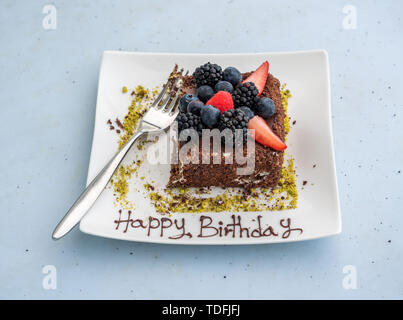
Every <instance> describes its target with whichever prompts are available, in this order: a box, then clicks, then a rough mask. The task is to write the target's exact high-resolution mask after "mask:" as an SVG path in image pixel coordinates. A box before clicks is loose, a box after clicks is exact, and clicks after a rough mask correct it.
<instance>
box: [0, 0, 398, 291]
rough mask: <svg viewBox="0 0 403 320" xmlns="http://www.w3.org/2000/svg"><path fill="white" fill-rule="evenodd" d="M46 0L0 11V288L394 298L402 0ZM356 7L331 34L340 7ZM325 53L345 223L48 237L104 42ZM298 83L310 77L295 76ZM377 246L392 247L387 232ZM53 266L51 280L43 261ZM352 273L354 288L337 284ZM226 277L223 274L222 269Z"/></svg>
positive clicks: (65, 195) (70, 183) (76, 172)
mask: <svg viewBox="0 0 403 320" xmlns="http://www.w3.org/2000/svg"><path fill="white" fill-rule="evenodd" d="M111 2H112V1H106V0H102V1H101V0H97V1H89V0H86V1H84V0H83V1H72V0H69V1H67V0H66V1H53V2H52V3H53V4H54V5H55V6H56V8H57V29H56V30H50V31H49V30H48V31H46V30H44V29H43V27H42V19H43V18H44V16H45V15H44V14H43V13H42V8H43V6H44V5H46V4H48V2H47V1H22V0H19V1H15V0H1V5H0V43H1V45H0V121H1V123H0V145H1V149H0V150H1V156H0V168H1V175H0V209H1V210H0V227H1V229H0V230H1V231H0V298H24V299H25V298H26V299H28V298H39V299H63V298H67V299H70V298H78V299H81V298H85V299H87V298H125V299H126V298H128V299H141V298H146V299H154V298H162V299H170V298H208V299H210V298H211V299H216V298H245V299H248V298H252V299H261V298H274V299H283V298H304V299H305V298H331V299H333V298H342V299H356V298H403V276H402V268H403V257H402V253H403V242H402V235H401V232H402V231H403V230H402V223H403V217H402V214H403V205H402V204H403V201H402V190H403V183H402V177H403V173H402V170H403V129H402V122H401V118H402V116H403V112H402V111H403V91H402V83H403V77H402V64H403V62H402V57H403V43H402V31H403V21H402V20H401V19H402V18H401V16H402V12H403V10H402V9H403V5H402V2H401V1H374V2H371V4H368V2H367V1H357V0H355V1H349V2H345V1H331V2H330V1H319V0H318V1H300V0H295V1H263V0H262V1H240V0H233V1H231V0H230V1H218V0H216V1H207V0H203V1H193V0H192V1H162V0H161V1H133V0H125V1H116V2H115V3H114V4H111ZM346 4H352V5H354V6H355V7H356V10H357V19H358V25H357V29H355V30H345V29H343V24H342V22H343V19H344V17H345V15H344V14H343V7H344V6H345V5H346ZM319 48H324V49H326V50H328V52H329V58H330V67H331V87H332V110H333V130H334V140H335V152H336V163H337V176H338V182H339V191H340V201H341V210H342V217H343V233H342V234H341V235H339V236H336V237H332V238H327V239H322V240H315V241H307V242H301V243H291V244H280V245H259V246H243V247H224V246H220V247H193V246H166V245H153V244H141V243H130V242H123V241H115V240H109V239H102V238H97V237H92V236H88V235H85V234H82V233H80V232H79V231H78V230H74V231H73V232H72V233H71V234H69V236H67V237H66V238H64V239H62V240H60V241H58V242H54V241H52V240H51V237H50V235H51V232H52V230H53V228H54V227H55V225H56V224H57V222H58V221H59V220H60V218H61V217H62V216H63V215H64V213H65V212H66V211H67V210H68V208H69V207H70V205H71V204H72V203H73V202H74V200H75V199H76V197H78V196H79V194H80V193H81V191H82V190H83V188H84V185H85V180H86V175H87V167H88V162H89V155H90V147H91V139H92V131H93V125H94V115H95V103H96V90H97V81H98V71H99V66H100V58H101V54H102V52H103V50H110V49H115V50H117V49H122V50H127V51H156V52H203V53H207V52H214V53H219V52H259V51H288V50H308V49H319ZM307 76H308V77H309V75H307ZM389 240H390V241H391V242H389ZM44 265H54V266H55V267H56V268H57V276H58V283H57V290H44V289H43V288H42V279H43V277H44V275H43V274H42V267H43V266H44ZM346 265H353V266H355V267H356V269H357V277H358V288H357V290H345V289H343V286H342V280H343V277H344V276H345V275H344V274H343V267H344V266H346ZM224 276H225V278H224Z"/></svg>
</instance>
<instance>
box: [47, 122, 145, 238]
mask: <svg viewBox="0 0 403 320" xmlns="http://www.w3.org/2000/svg"><path fill="white" fill-rule="evenodd" d="M145 132H146V131H144V130H139V131H137V132H136V133H135V134H134V135H133V137H131V138H130V140H129V141H128V142H127V143H126V144H125V145H124V146H123V147H122V148H121V149H120V150H119V151H118V152H117V153H116V154H115V155H114V156H113V158H112V159H111V160H110V161H109V162H108V163H107V164H106V166H105V167H103V169H102V170H101V171H100V172H99V173H98V175H97V176H96V177H95V178H94V179H93V180H92V181H91V183H90V184H89V185H88V186H87V188H86V189H85V190H84V192H83V193H82V194H81V196H80V197H79V198H78V199H77V200H76V202H75V203H74V204H73V206H72V207H71V208H70V210H69V211H68V212H67V213H66V215H65V216H64V218H63V219H62V221H60V222H59V224H58V225H57V227H56V229H55V230H54V231H53V234H52V238H53V239H54V240H57V239H60V238H61V237H63V236H64V235H65V234H67V233H68V232H69V231H70V230H71V229H73V228H74V226H75V225H76V224H77V223H79V222H80V220H81V219H82V218H83V217H84V215H85V214H86V213H87V212H88V210H89V209H90V208H91V207H92V205H93V204H94V202H95V201H96V200H97V199H98V197H99V195H100V194H101V192H102V191H103V190H104V189H105V187H106V185H107V184H108V182H109V180H110V179H111V177H112V175H113V174H114V172H115V171H116V169H117V168H118V166H119V164H120V163H121V162H122V160H123V158H124V157H125V155H126V154H127V152H128V151H129V150H130V147H131V146H132V145H133V144H134V142H135V141H136V140H137V139H138V138H139V137H140V136H141V135H143V133H145Z"/></svg>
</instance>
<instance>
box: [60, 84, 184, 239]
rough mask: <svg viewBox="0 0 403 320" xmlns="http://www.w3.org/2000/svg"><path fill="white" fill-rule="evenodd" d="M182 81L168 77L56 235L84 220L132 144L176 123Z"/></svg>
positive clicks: (63, 221) (64, 219) (65, 231)
mask: <svg viewBox="0 0 403 320" xmlns="http://www.w3.org/2000/svg"><path fill="white" fill-rule="evenodd" d="M179 81H180V80H179V77H178V78H177V79H176V80H175V82H174V83H173V85H172V86H170V85H169V84H170V81H169V80H168V82H167V83H166V84H165V86H164V88H163V90H162V91H161V93H160V94H159V95H158V97H157V98H156V100H155V101H154V103H153V104H152V105H151V107H150V109H149V110H148V111H147V112H146V114H145V115H144V116H143V118H142V119H141V120H140V124H139V127H138V130H137V132H136V133H135V134H134V135H133V136H132V137H131V138H130V140H129V141H127V142H126V144H125V145H124V146H123V147H122V148H121V149H120V150H119V151H118V152H117V153H116V154H115V155H114V156H113V158H112V159H111V160H110V161H109V162H108V163H107V164H106V166H105V167H104V168H103V169H102V170H101V171H100V172H99V173H98V175H97V176H96V177H95V178H94V179H93V180H92V181H91V183H90V184H89V185H88V187H87V188H86V189H85V190H84V192H83V193H82V194H81V196H80V197H79V198H78V199H77V200H76V202H75V203H74V204H73V206H72V207H71V209H70V210H69V211H68V212H67V213H66V215H65V216H64V218H63V219H62V220H61V221H60V222H59V224H58V225H57V227H56V228H55V230H54V231H53V235H52V238H53V239H55V240H57V239H60V238H61V237H63V236H64V235H65V234H67V233H68V232H69V231H70V230H71V229H73V228H74V226H75V225H76V224H77V223H78V222H80V220H81V219H82V218H83V217H84V215H85V214H86V213H87V211H88V210H89V209H90V208H91V206H92V205H93V204H94V202H95V201H96V200H97V199H98V197H99V195H100V194H101V192H102V191H103V190H104V188H105V187H106V185H107V184H108V182H109V180H110V179H111V177H112V175H113V174H114V172H115V171H116V169H117V168H118V167H119V165H120V163H121V162H122V160H123V158H124V157H125V155H126V154H127V152H128V151H129V150H130V148H131V146H132V145H133V144H134V142H135V141H136V140H137V139H138V138H139V137H140V136H142V135H143V134H145V133H150V132H154V133H156V132H158V131H163V130H165V129H167V128H168V127H169V126H170V125H171V124H172V123H173V121H174V120H175V118H176V116H177V115H178V113H179V108H178V107H177V106H178V98H179V93H180V86H179V87H177V84H178V82H179ZM170 87H171V91H168V88H170ZM175 88H176V90H177V92H176V94H175V96H174V97H172V95H171V92H172V90H174V89H175Z"/></svg>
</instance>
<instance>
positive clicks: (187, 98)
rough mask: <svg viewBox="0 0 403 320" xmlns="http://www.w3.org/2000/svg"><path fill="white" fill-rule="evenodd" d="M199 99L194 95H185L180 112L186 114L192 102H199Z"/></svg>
mask: <svg viewBox="0 0 403 320" xmlns="http://www.w3.org/2000/svg"><path fill="white" fill-rule="evenodd" d="M197 99H198V98H197V97H196V96H195V95H193V94H185V95H183V96H182V98H181V99H180V101H179V105H180V111H182V112H186V110H187V107H188V104H189V102H190V101H193V100H197Z"/></svg>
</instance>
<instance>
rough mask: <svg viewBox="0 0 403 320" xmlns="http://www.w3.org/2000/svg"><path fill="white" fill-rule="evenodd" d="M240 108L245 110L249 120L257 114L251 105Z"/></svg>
mask: <svg viewBox="0 0 403 320" xmlns="http://www.w3.org/2000/svg"><path fill="white" fill-rule="evenodd" d="M239 109H240V110H242V111H243V113H244V114H245V116H246V118H247V119H248V120H250V119H252V118H253V117H254V116H255V114H254V113H253V111H252V110H251V109H250V108H249V107H240V108H239Z"/></svg>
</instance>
